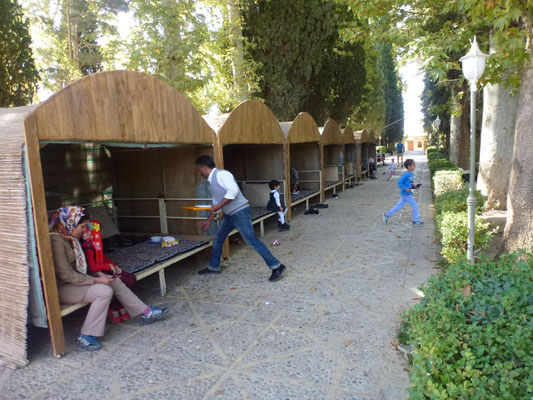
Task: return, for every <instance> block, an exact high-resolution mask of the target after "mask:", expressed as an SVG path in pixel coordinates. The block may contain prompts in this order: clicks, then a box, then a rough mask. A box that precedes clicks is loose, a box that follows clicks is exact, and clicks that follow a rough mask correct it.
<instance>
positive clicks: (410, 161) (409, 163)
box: [403, 158, 415, 168]
mask: <svg viewBox="0 0 533 400" xmlns="http://www.w3.org/2000/svg"><path fill="white" fill-rule="evenodd" d="M414 163H415V160H413V159H412V158H408V159H407V160H405V161H404V163H403V166H404V167H405V168H407V167H408V166H409V165H413V164H414Z"/></svg>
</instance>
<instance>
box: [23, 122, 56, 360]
mask: <svg viewBox="0 0 533 400" xmlns="http://www.w3.org/2000/svg"><path fill="white" fill-rule="evenodd" d="M24 128H25V129H24V130H25V132H24V141H25V143H26V157H27V161H28V170H29V177H28V178H29V180H30V187H31V201H32V206H33V211H34V212H33V218H34V223H35V235H36V239H37V254H38V257H39V264H40V266H41V277H42V283H43V292H44V298H45V301H46V312H47V315H48V325H49V328H50V337H51V338H52V349H53V352H54V355H55V356H56V357H61V356H62V355H64V354H65V335H64V332H63V321H62V320H61V308H60V306H59V295H58V291H57V282H56V276H55V269H54V260H53V258H52V246H51V243H50V233H49V232H48V217H47V213H46V198H45V196H44V183H43V171H42V167H41V155H40V152H39V139H38V137H37V129H36V126H35V120H34V119H33V118H31V117H30V118H29V119H27V120H26V121H25V122H24Z"/></svg>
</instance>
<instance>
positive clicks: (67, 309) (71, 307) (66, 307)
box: [60, 236, 213, 317]
mask: <svg viewBox="0 0 533 400" xmlns="http://www.w3.org/2000/svg"><path fill="white" fill-rule="evenodd" d="M183 238H184V239H186V237H183ZM187 238H192V236H188V237H187ZM195 238H196V237H195ZM204 241H205V239H204ZM212 244H213V243H212V241H211V240H210V241H209V242H208V243H206V244H204V245H202V246H199V247H196V248H194V249H191V250H190V251H187V252H185V253H181V254H177V255H175V256H174V257H170V258H169V259H167V260H164V261H161V262H159V263H157V264H154V265H152V266H150V267H148V268H146V269H143V270H141V271H139V272H137V273H135V276H136V277H137V280H141V279H144V278H146V277H147V276H150V275H153V274H155V273H156V272H157V273H158V274H159V286H160V289H161V296H166V294H167V283H166V279H165V268H167V267H169V266H171V265H173V264H175V263H177V262H179V261H181V260H184V259H186V258H188V257H190V256H192V255H193V254H196V253H198V252H200V251H202V250H205V249H207V248H209V247H211V245H212ZM89 304H90V303H83V302H82V303H77V304H60V308H61V316H62V317H64V316H65V315H68V314H70V313H73V312H74V311H76V310H79V309H80V308H82V307H85V306H87V305H89Z"/></svg>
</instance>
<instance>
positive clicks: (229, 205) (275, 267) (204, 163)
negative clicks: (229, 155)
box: [196, 155, 285, 282]
mask: <svg viewBox="0 0 533 400" xmlns="http://www.w3.org/2000/svg"><path fill="white" fill-rule="evenodd" d="M196 167H197V169H198V172H199V173H200V175H201V176H202V177H203V178H205V179H207V181H208V182H209V185H210V187H211V194H212V196H213V207H212V208H211V213H210V214H209V217H208V218H207V220H205V221H204V222H203V223H202V229H203V230H208V229H209V226H210V225H211V222H213V219H215V217H216V216H217V214H219V213H220V211H222V213H223V215H222V219H221V220H220V223H219V225H218V227H217V230H216V232H215V235H214V237H213V249H212V253H211V259H210V261H209V266H208V267H207V268H205V269H202V270H200V271H198V274H199V275H207V274H220V257H221V255H222V246H223V244H224V241H225V240H226V238H227V237H228V235H229V234H230V232H231V231H232V230H233V228H236V229H237V230H238V231H239V232H240V234H241V235H242V237H243V239H244V241H245V242H246V244H247V245H248V246H250V247H251V248H252V249H254V250H255V251H256V252H257V253H258V254H259V255H260V256H261V257H263V260H265V263H266V265H267V266H268V268H270V270H271V271H272V275H271V276H270V278H269V279H268V280H269V281H270V282H276V281H279V280H280V279H281V274H282V273H283V271H284V270H285V265H283V264H281V263H280V262H279V261H278V259H277V258H276V257H274V256H273V255H272V253H271V252H270V250H268V248H267V247H266V246H265V245H264V244H263V242H261V241H260V240H259V239H258V238H257V237H256V236H255V232H254V228H253V227H252V218H251V208H250V205H249V204H248V200H247V199H246V198H245V197H244V196H243V194H242V193H241V190H240V189H239V186H238V185H237V182H236V181H235V178H234V177H233V175H232V174H231V172H229V171H226V170H223V169H217V168H216V166H215V161H214V160H213V159H212V158H211V157H210V156H208V155H202V156H200V157H198V159H197V160H196Z"/></svg>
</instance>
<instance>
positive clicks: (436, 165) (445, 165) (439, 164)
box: [428, 158, 459, 179]
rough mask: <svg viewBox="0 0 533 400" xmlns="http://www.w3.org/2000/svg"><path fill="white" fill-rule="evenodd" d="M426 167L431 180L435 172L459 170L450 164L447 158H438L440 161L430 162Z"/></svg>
mask: <svg viewBox="0 0 533 400" xmlns="http://www.w3.org/2000/svg"><path fill="white" fill-rule="evenodd" d="M428 167H429V174H430V176H431V178H432V179H433V175H435V172H437V171H441V170H444V169H447V170H455V171H458V170H459V168H457V167H456V166H455V164H454V163H452V162H451V161H450V160H448V159H447V158H440V159H436V160H432V161H431V162H428Z"/></svg>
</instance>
